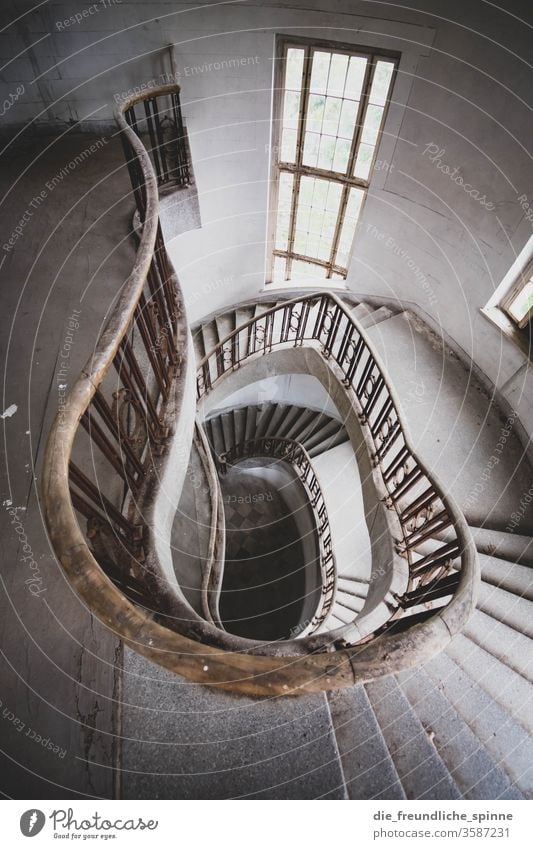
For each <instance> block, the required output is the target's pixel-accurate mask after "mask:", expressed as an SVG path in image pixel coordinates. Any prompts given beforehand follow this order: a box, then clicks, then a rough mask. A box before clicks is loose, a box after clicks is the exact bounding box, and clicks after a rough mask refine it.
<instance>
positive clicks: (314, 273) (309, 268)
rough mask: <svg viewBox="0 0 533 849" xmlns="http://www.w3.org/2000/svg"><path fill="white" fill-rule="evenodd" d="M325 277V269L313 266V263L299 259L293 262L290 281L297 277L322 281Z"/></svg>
mask: <svg viewBox="0 0 533 849" xmlns="http://www.w3.org/2000/svg"><path fill="white" fill-rule="evenodd" d="M326 275H327V269H326V268H323V267H322V266H321V265H315V264H314V263H313V262H303V261H302V260H300V259H295V260H293V263H292V271H291V279H293V278H295V277H298V278H302V277H318V278H320V279H321V280H324V279H325V278H326Z"/></svg>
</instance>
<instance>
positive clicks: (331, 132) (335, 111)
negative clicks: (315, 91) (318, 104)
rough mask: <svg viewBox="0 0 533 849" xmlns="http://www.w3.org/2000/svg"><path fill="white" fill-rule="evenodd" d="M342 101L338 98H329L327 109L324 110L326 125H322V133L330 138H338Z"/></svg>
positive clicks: (327, 99)
mask: <svg viewBox="0 0 533 849" xmlns="http://www.w3.org/2000/svg"><path fill="white" fill-rule="evenodd" d="M341 106H342V100H340V99H339V98H338V97H327V98H326V108H325V109H324V123H323V124H322V132H323V133H327V135H328V136H336V135H337V131H338V129H339V119H340V117H341Z"/></svg>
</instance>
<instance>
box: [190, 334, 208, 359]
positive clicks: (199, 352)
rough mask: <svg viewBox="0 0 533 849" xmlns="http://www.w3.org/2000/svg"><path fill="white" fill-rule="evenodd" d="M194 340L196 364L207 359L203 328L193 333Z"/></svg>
mask: <svg viewBox="0 0 533 849" xmlns="http://www.w3.org/2000/svg"><path fill="white" fill-rule="evenodd" d="M192 340H193V346H194V353H195V355H196V362H197V363H199V362H200V361H201V360H203V358H204V357H205V348H204V335H203V333H202V328H201V327H199V328H198V329H197V330H196V331H195V332H194V333H193V337H192Z"/></svg>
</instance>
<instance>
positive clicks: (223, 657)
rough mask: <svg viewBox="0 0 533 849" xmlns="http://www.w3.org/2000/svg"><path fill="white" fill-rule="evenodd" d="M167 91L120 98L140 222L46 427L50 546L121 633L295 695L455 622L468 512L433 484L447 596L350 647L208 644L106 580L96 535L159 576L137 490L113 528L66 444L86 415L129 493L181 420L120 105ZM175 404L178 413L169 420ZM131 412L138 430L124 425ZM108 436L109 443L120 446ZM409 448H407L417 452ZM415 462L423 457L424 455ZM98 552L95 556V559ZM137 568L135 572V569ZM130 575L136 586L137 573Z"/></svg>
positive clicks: (168, 307) (160, 651)
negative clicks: (442, 511)
mask: <svg viewBox="0 0 533 849" xmlns="http://www.w3.org/2000/svg"><path fill="white" fill-rule="evenodd" d="M171 93H179V86H160V87H157V88H154V89H151V90H148V91H145V92H144V93H143V94H142V95H139V96H136V97H132V98H129V99H127V100H125V101H124V102H123V103H122V104H121V105H120V108H119V110H118V111H117V115H116V120H117V123H118V125H119V128H120V130H121V134H122V138H123V141H124V144H125V149H126V158H127V161H128V164H129V165H130V173H132V182H133V189H134V193H135V196H136V199H137V203H138V206H139V208H140V212H141V220H142V230H141V235H140V242H139V247H138V251H137V255H136V258H135V262H134V266H133V268H132V270H131V272H130V274H129V276H128V278H127V280H126V282H125V284H124V285H123V287H122V289H121V292H120V295H119V297H118V299H117V303H116V306H115V308H114V309H113V312H112V314H111V316H110V318H109V320H108V322H107V324H106V326H105V328H104V331H103V332H102V334H101V336H100V338H99V340H98V343H97V345H96V348H95V351H94V354H93V355H92V356H91V357H90V359H89V361H88V362H87V364H86V366H85V368H84V369H83V370H82V372H81V374H80V376H79V377H78V379H77V380H76V382H75V383H74V385H73V386H72V389H71V390H70V393H69V395H68V397H67V400H66V403H65V409H64V410H62V411H61V412H60V413H58V415H57V416H56V418H55V420H54V423H53V425H52V428H51V431H50V434H49V436H48V441H47V446H46V451H45V457H44V463H43V471H42V477H41V491H42V506H43V514H44V518H45V522H46V527H47V530H48V534H49V538H50V542H51V545H52V548H53V551H54V552H55V555H56V557H57V559H58V561H59V562H60V563H61V565H62V567H63V569H64V571H65V573H66V575H67V577H68V579H69V581H70V582H71V584H72V586H73V587H74V589H75V590H76V592H77V593H78V594H79V595H80V597H81V598H82V599H83V600H84V602H85V603H86V604H87V605H88V607H89V609H90V610H91V611H92V612H93V613H94V614H95V615H96V616H97V617H98V618H99V619H100V620H101V621H102V622H103V623H104V624H105V625H106V626H107V627H109V628H110V629H111V630H112V631H113V632H114V633H115V634H116V635H117V637H119V638H120V639H122V640H123V641H124V642H125V643H126V644H127V645H129V646H130V647H131V648H132V649H134V650H136V651H138V652H140V653H141V654H143V655H144V656H145V657H147V658H148V659H150V660H152V661H153V662H155V663H159V664H161V665H163V666H165V667H167V668H168V669H170V670H172V671H174V672H176V673H179V674H180V675H183V676H185V677H187V678H189V679H191V680H193V681H197V682H200V683H204V684H207V685H210V686H215V687H219V688H223V689H227V690H231V691H236V692H240V693H246V694H248V695H298V694H300V693H303V692H317V691H321V690H327V689H331V688H338V687H344V686H351V685H353V684H354V683H357V682H360V681H365V680H369V679H371V678H374V677H378V676H380V675H386V674H390V673H392V672H397V671H399V670H400V669H402V668H406V667H408V666H412V665H414V664H418V663H421V662H424V661H425V660H427V659H428V658H429V657H431V656H432V655H433V654H434V653H435V652H436V651H438V650H440V649H441V648H443V647H444V646H445V645H446V643H447V642H448V640H449V639H450V637H451V635H452V634H453V633H456V632H457V631H458V630H459V629H460V628H461V627H462V625H463V624H464V622H465V621H466V620H467V619H468V617H469V616H470V613H471V611H472V609H473V605H474V601H475V589H476V582H477V580H478V566H477V559H476V552H475V548H474V545H473V542H472V539H471V537H470V534H469V532H468V528H467V526H466V523H465V521H464V519H463V518H462V516H461V514H460V511H459V510H458V509H457V507H456V506H455V504H454V503H453V501H452V499H451V498H450V497H449V496H445V495H439V498H440V500H441V501H442V503H443V505H444V506H445V508H446V510H447V511H448V514H449V515H450V516H451V518H452V523H453V527H454V528H455V530H456V534H457V541H458V547H459V554H460V557H461V568H460V572H459V579H458V586H457V588H456V589H455V592H454V594H453V597H452V600H451V602H450V604H448V605H447V606H446V607H444V608H441V609H439V610H438V611H436V612H435V614H434V615H432V616H431V618H430V619H428V620H426V621H421V622H418V623H417V624H415V625H414V626H412V627H409V629H408V631H407V632H403V633H386V632H385V633H384V634H382V635H381V636H379V637H378V638H377V639H374V640H371V641H369V642H366V643H363V644H361V645H356V646H354V647H352V648H350V647H349V646H346V645H345V644H343V643H340V644H339V643H338V644H335V643H334V642H332V643H331V645H330V646H329V649H330V650H329V651H328V652H322V653H316V654H305V655H294V654H290V653H284V645H283V644H279V653H278V654H276V655H274V656H272V655H264V654H251V653H250V651H249V649H246V648H244V649H243V648H241V647H240V644H237V643H236V644H235V645H236V648H235V650H233V651H228V650H226V649H221V648H217V647H215V646H207V645H205V644H203V643H202V642H200V641H199V639H191V638H190V637H188V636H185V635H184V634H182V633H179V632H177V631H174V630H171V629H170V628H168V627H166V626H165V625H163V624H161V621H159V620H158V618H157V616H154V615H153V612H151V611H149V610H146V608H145V606H143V605H142V604H140V603H139V597H138V592H137V594H136V596H135V599H133V598H130V597H128V595H127V594H126V593H125V591H123V589H124V587H125V586H127V584H128V581H127V580H122V581H121V582H118V581H117V580H113V576H112V575H108V574H106V572H105V571H104V568H102V566H101V565H100V564H99V562H98V560H97V555H98V546H97V545H96V543H95V539H96V540H97V541H99V543H100V545H101V547H102V546H105V545H106V544H108V545H109V546H111V547H113V546H114V547H115V550H116V551H117V552H118V558H119V559H120V561H121V563H122V562H126V563H127V564H133V565H132V578H142V579H143V586H145V587H146V588H147V591H148V595H149V596H150V595H152V596H153V595H154V593H153V588H154V586H155V587H156V588H157V587H158V583H157V580H155V581H154V576H153V575H152V574H151V573H150V572H149V571H143V568H142V557H143V544H145V543H146V539H145V537H144V531H145V530H146V529H145V528H143V526H142V524H139V522H138V516H137V514H136V510H135V501H136V499H135V498H126V501H125V503H124V504H120V509H121V511H122V513H123V514H124V521H123V522H122V523H121V524H122V525H123V527H122V528H120V527H119V526H118V524H117V523H116V522H115V523H113V521H112V516H111V515H108V511H107V510H106V504H107V503H108V501H109V499H108V498H107V496H104V495H103V494H101V493H100V496H99V499H100V500H99V502H98V501H97V500H95V495H94V491H93V488H92V487H91V486H90V485H88V484H86V483H85V482H84V477H83V476H82V475H80V474H76V471H74V474H72V468H73V466H74V464H73V461H72V451H73V445H74V441H75V437H76V435H77V433H78V431H79V428H80V424H81V425H82V426H83V427H84V428H85V429H86V430H87V432H88V433H89V435H90V437H91V439H92V441H93V442H94V443H95V444H96V445H98V447H99V450H100V451H101V453H102V455H103V458H104V461H105V462H107V463H108V464H109V467H110V469H111V470H113V469H114V472H111V474H115V473H116V475H115V478H116V480H119V479H120V480H122V482H123V486H124V488H125V490H126V491H127V493H132V494H135V493H136V492H139V491H141V490H143V488H145V487H146V480H145V479H144V478H145V475H146V472H147V470H149V469H150V460H147V458H146V452H147V450H148V451H149V452H153V455H154V456H156V457H158V458H160V461H161V462H164V460H165V458H166V457H167V455H168V446H169V440H171V438H172V428H173V426H175V425H177V426H178V427H179V425H180V408H179V405H178V407H177V408H176V406H175V404H173V403H171V402H173V401H175V397H173V395H174V394H175V393H174V392H173V390H174V389H175V385H176V381H179V376H180V372H181V370H182V369H183V367H184V365H186V358H187V345H186V344H184V343H183V340H182V339H181V338H180V334H181V333H183V332H185V330H186V328H187V325H186V319H185V313H184V310H183V307H182V304H181V295H180V290H179V285H178V283H177V280H176V278H175V275H174V273H173V271H172V269H171V266H170V263H169V261H168V257H167V255H166V251H165V247H164V243H163V240H162V236H161V230H160V226H159V221H158V188H157V176H156V173H155V171H154V167H153V165H152V162H151V161H150V157H149V155H148V153H147V151H146V149H145V147H144V145H143V144H142V142H141V140H140V138H139V136H138V134H137V132H136V130H135V128H134V127H133V126H130V125H129V124H128V122H127V121H126V119H125V117H124V115H125V112H126V111H127V110H128V109H129V108H131V107H132V106H134V105H135V104H136V103H140V102H142V101H145V100H149V99H150V98H155V97H159V96H168V95H169V94H171ZM328 297H329V298H331V297H332V296H331V295H328ZM333 300H334V301H336V299H335V298H334V299H333ZM336 306H337V307H338V309H339V310H341V311H342V310H343V309H344V308H343V306H342V305H341V304H340V303H336ZM133 328H135V332H136V335H135V337H134V338H133V337H132V330H133ZM139 340H140V341H139ZM139 344H142V345H144V349H145V353H146V358H147V361H149V363H150V367H149V368H148V370H147V369H146V367H143V368H139V363H138V360H137V356H136V352H137V350H138V347H137V346H138V345H139ZM112 367H114V368H115V369H116V371H117V375H118V376H119V380H120V381H121V383H120V384H119V385H120V386H121V390H123V392H122V394H121V395H119V397H117V398H115V401H116V404H115V405H114V406H112V405H110V404H109V402H108V401H107V400H106V398H105V397H104V393H103V391H102V386H103V381H104V378H105V377H106V375H108V374H109V373H110V369H111V368H112ZM176 409H177V416H178V417H177V419H176V420H174V421H173V419H172V414H173V413H174V412H175V411H176ZM363 415H364V414H363ZM132 420H133V423H134V428H133V433H131V430H130V429H129V425H131V421H132ZM406 444H408V443H406ZM110 445H111V446H113V445H115V449H113V450H112V448H110ZM116 446H118V451H116ZM380 450H381V449H380V448H379V447H378V448H377V452H376V456H379V458H380V462H381V461H382V459H383V457H384V456H385V455H386V456H388V451H387V452H383V451H381V453H380ZM411 453H412V456H413V457H414V452H411ZM117 460H118V462H117ZM158 462H159V461H158ZM139 463H140V464H141V466H142V471H139V467H138V466H139ZM75 468H77V467H75ZM418 468H419V469H423V466H422V464H420V463H419V462H418ZM428 479H430V478H429V476H428ZM80 482H81V484H82V485H83V488H82V489H81V490H80V488H79V486H80ZM89 483H90V482H89ZM404 486H405V484H404ZM388 491H389V494H390V496H391V498H392V500H393V503H395V509H404V507H403V506H402V505H401V504H399V499H400V495H399V496H398V499H395V498H394V496H395V493H397V492H398V487H395V488H393V490H392V491H390V488H389V490H388ZM436 491H437V492H439V490H436ZM96 498H97V497H96ZM106 499H107V500H106ZM396 502H398V503H396ZM91 509H93V510H94V511H95V512H96V514H97V516H98V521H97V522H96V525H97V527H96V530H95V535H93V536H91V534H90V533H84V532H83V531H82V529H81V527H80V524H79V521H78V515H79V514H82V515H86V518H87V513H90V511H91ZM77 514H78V515H77ZM98 522H100V525H98ZM101 525H103V526H104V527H105V528H107V529H108V530H109V528H111V538H109V535H107V536H106V534H105V533H102V529H101ZM124 526H125V527H124ZM91 532H92V531H91ZM419 536H420V532H419ZM89 540H90V541H92V543H93V545H92V548H91V546H90V544H89ZM406 550H407V549H406ZM121 554H122V558H121ZM104 561H105V558H104V557H101V558H100V562H101V563H104ZM425 567H426V564H424V565H421V566H420V571H422V570H424V569H425ZM136 568H137V569H138V572H139V574H135V569H136ZM424 574H426V572H424ZM156 577H157V576H156ZM119 585H120V586H121V587H122V588H121V589H119ZM135 586H136V590H138V583H137V584H136V585H135Z"/></svg>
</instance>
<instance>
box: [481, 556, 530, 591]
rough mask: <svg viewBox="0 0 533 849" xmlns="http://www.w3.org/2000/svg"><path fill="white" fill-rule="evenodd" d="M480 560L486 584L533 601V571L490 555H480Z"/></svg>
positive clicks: (527, 567) (482, 575)
mask: <svg viewBox="0 0 533 849" xmlns="http://www.w3.org/2000/svg"><path fill="white" fill-rule="evenodd" d="M479 560H480V565H481V577H482V578H483V580H484V581H485V583H488V584H491V585H492V586H499V587H501V588H502V589H503V590H506V591H507V592H510V593H513V594H514V595H518V596H520V597H521V598H524V599H527V600H528V601H533V569H531V568H530V567H529V566H521V565H520V564H519V563H512V562H510V561H509V560H505V559H503V558H500V557H492V556H491V555H488V554H480V555H479Z"/></svg>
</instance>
